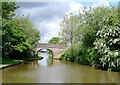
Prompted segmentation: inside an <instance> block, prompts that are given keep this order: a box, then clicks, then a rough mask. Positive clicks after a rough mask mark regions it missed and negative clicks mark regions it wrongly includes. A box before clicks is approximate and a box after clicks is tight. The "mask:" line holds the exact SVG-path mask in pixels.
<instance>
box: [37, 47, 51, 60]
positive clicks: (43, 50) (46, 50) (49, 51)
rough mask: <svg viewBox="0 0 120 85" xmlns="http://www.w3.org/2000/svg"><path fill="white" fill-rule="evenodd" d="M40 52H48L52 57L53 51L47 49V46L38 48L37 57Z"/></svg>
mask: <svg viewBox="0 0 120 85" xmlns="http://www.w3.org/2000/svg"><path fill="white" fill-rule="evenodd" d="M40 53H48V54H50V55H52V58H53V51H52V50H51V49H49V48H47V49H39V50H38V51H37V56H38V57H39V54H40Z"/></svg>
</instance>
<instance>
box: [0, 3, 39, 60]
mask: <svg viewBox="0 0 120 85" xmlns="http://www.w3.org/2000/svg"><path fill="white" fill-rule="evenodd" d="M18 7H19V6H16V4H15V2H3V3H2V14H3V16H2V46H3V49H2V55H3V57H12V58H13V55H15V57H17V56H16V55H21V56H23V57H24V56H27V54H29V53H30V50H34V48H35V46H36V43H37V42H38V40H40V36H39V33H40V32H39V31H37V28H35V27H34V24H33V23H32V22H31V21H30V20H29V19H28V17H23V16H22V17H20V16H17V17H14V18H13V16H14V15H15V14H14V13H13V12H14V11H15V9H17V8H18ZM19 57H20V56H19Z"/></svg>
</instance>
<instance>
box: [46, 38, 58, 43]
mask: <svg viewBox="0 0 120 85" xmlns="http://www.w3.org/2000/svg"><path fill="white" fill-rule="evenodd" d="M59 40H60V38H59V37H53V38H52V39H50V40H49V42H48V43H51V44H59V43H60V42H59Z"/></svg>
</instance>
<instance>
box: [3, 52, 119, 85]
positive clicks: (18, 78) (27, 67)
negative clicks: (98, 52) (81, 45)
mask: <svg viewBox="0 0 120 85" xmlns="http://www.w3.org/2000/svg"><path fill="white" fill-rule="evenodd" d="M40 56H42V57H44V59H43V60H38V61H33V62H26V63H25V64H20V65H17V66H14V67H10V68H6V69H3V70H2V79H3V82H4V83H118V72H107V71H103V70H98V69H94V68H92V67H91V66H86V65H80V64H77V63H74V62H65V61H59V60H53V59H52V56H49V54H48V53H41V54H40ZM53 61H54V62H53Z"/></svg>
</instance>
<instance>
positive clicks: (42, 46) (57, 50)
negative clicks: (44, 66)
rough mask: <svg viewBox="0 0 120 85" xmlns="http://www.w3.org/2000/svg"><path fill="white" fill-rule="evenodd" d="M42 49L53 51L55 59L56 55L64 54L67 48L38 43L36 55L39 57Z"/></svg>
mask: <svg viewBox="0 0 120 85" xmlns="http://www.w3.org/2000/svg"><path fill="white" fill-rule="evenodd" d="M41 49H48V50H51V51H52V53H53V57H54V58H55V55H57V54H59V53H61V52H64V51H65V49H66V47H65V45H62V44H49V43H37V48H36V55H38V52H39V51H40V50H41Z"/></svg>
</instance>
